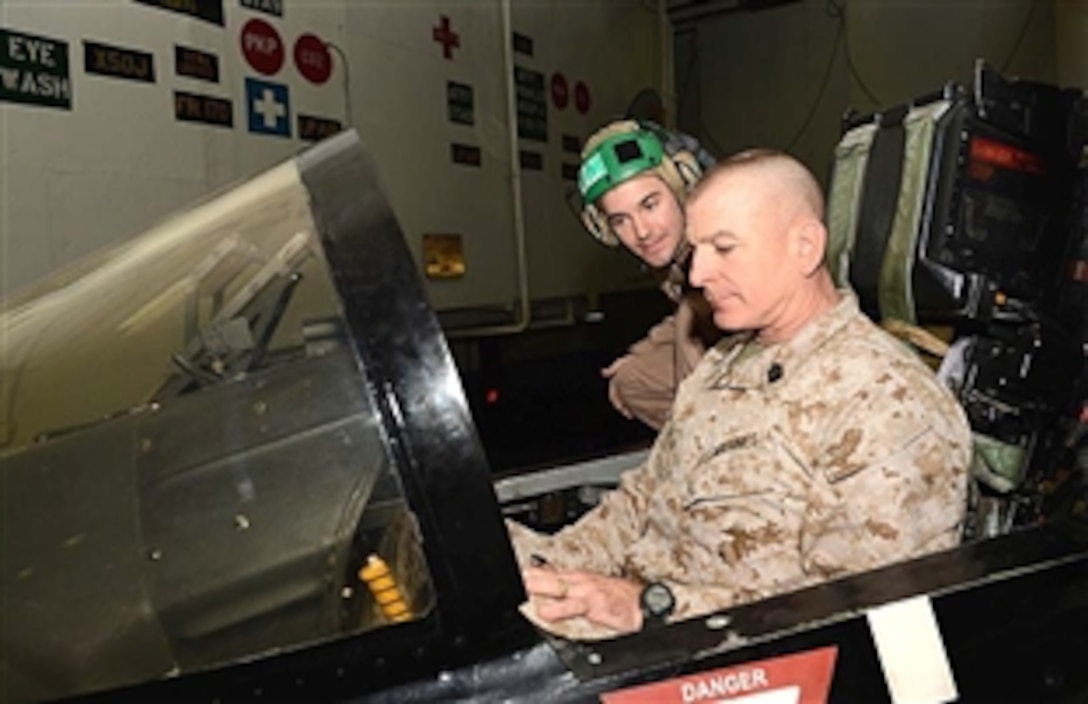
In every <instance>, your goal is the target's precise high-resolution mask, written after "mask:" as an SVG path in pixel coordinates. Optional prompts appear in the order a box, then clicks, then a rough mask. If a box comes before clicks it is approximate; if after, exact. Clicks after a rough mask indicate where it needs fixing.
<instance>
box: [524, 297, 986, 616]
mask: <svg viewBox="0 0 1088 704" xmlns="http://www.w3.org/2000/svg"><path fill="white" fill-rule="evenodd" d="M842 295H843V298H842V300H841V302H840V303H839V304H838V305H837V306H836V307H835V308H833V309H832V310H831V311H829V312H827V313H825V314H824V315H822V316H821V317H820V318H819V319H817V320H815V321H813V322H812V323H810V324H809V325H807V326H806V327H805V328H804V329H802V330H801V332H799V333H798V334H797V335H795V336H794V337H793V338H792V339H791V340H789V341H787V342H785V343H783V344H778V345H771V346H768V347H757V348H756V349H752V346H751V345H750V344H749V341H750V339H751V336H750V335H749V336H747V337H745V336H734V337H731V338H729V339H726V340H723V341H722V342H720V343H719V344H718V345H717V346H716V347H715V348H713V349H712V350H710V351H708V352H707V353H706V355H704V357H703V359H702V361H701V362H700V363H699V365H698V366H697V367H696V369H695V371H694V372H693V373H692V375H691V376H689V377H688V379H687V380H686V381H685V382H684V383H683V384H682V385H681V387H680V391H679V394H678V396H677V400H676V406H675V408H674V409H673V415H672V418H671V419H670V421H669V422H668V424H667V425H666V426H665V428H664V429H663V430H662V432H661V434H660V435H659V436H658V438H657V441H656V442H655V443H654V447H653V449H652V450H651V452H650V455H649V457H648V459H647V461H646V463H645V464H644V465H643V466H641V467H639V468H637V469H635V470H632V471H629V472H627V473H625V474H624V475H623V477H622V478H621V482H620V486H619V487H618V488H617V489H616V490H615V491H613V492H610V493H609V494H607V495H606V496H605V498H604V499H603V500H602V501H601V503H600V504H599V505H598V506H597V507H595V508H594V509H593V510H592V511H591V512H589V513H588V514H586V515H585V516H583V517H582V519H581V520H580V521H578V522H577V523H576V524H574V525H572V526H569V527H568V528H565V529H564V530H562V531H560V532H559V533H557V534H556V535H555V536H550V537H549V536H540V535H537V534H535V533H531V532H530V531H527V530H525V529H524V528H522V527H521V526H517V527H516V529H512V534H513V537H514V544H515V547H516V548H517V552H518V555H519V558H523V557H525V556H526V552H527V550H532V551H536V552H542V553H543V554H544V556H545V557H547V558H548V559H549V560H550V561H551V562H553V563H554V564H556V566H558V567H561V568H566V569H585V570H591V571H595V572H599V573H603V574H608V575H613V576H625V577H629V578H633V579H637V580H642V581H663V582H665V583H666V584H668V585H669V586H670V587H671V588H672V590H673V592H674V593H675V594H676V596H677V610H676V613H675V618H685V617H690V616H693V615H697V614H702V613H707V612H710V611H714V610H717V609H721V608H726V607H729V606H731V605H733V604H737V603H741V602H745V601H750V600H754V599H759V598H763V597H766V596H770V595H772V594H776V593H780V592H786V591H792V590H795V589H799V588H802V587H805V586H808V585H811V584H814V583H816V582H820V581H823V580H826V579H829V578H834V577H838V576H842V575H847V574H850V573H853V572H859V571H863V570H868V569H873V568H876V567H878V566H881V565H885V564H888V563H892V562H897V561H900V560H905V559H909V558H912V557H917V556H920V555H923V554H925V553H929V552H932V551H936V550H941V549H946V548H951V547H954V546H955V545H956V544H957V543H958V540H959V534H960V527H961V523H962V521H963V518H964V511H965V502H966V488H967V467H968V463H969V459H970V443H971V436H970V430H969V428H968V426H967V422H966V418H965V416H964V414H963V412H962V409H961V408H960V407H959V406H958V405H957V403H956V401H955V399H954V398H953V397H952V395H951V394H950V393H949V392H948V391H947V390H946V389H945V388H944V387H942V386H941V385H940V384H939V383H938V382H937V381H936V379H935V378H934V376H933V374H932V372H931V371H930V370H929V369H928V368H927V367H926V366H925V365H924V364H923V363H922V362H921V361H920V360H919V359H918V358H917V357H916V356H915V355H914V353H913V352H911V351H910V350H908V349H906V348H905V347H903V346H902V344H901V343H900V342H898V341H897V340H895V339H894V338H892V337H890V336H889V335H887V334H886V333H884V332H883V331H881V330H879V329H878V328H877V327H876V326H875V325H873V324H872V323H871V322H870V321H869V319H868V318H867V317H865V316H864V315H863V314H861V313H860V312H859V311H858V307H857V300H856V298H855V297H854V296H853V295H852V294H850V293H848V292H843V294H842ZM746 347H747V348H748V349H747V350H746V349H745V348H746ZM742 353H743V354H742Z"/></svg>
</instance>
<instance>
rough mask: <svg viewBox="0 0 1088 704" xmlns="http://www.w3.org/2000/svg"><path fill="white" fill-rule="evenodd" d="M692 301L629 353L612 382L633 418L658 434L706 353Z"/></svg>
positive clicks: (612, 388) (612, 390) (612, 391)
mask: <svg viewBox="0 0 1088 704" xmlns="http://www.w3.org/2000/svg"><path fill="white" fill-rule="evenodd" d="M695 315H696V313H695V310H694V309H693V306H692V303H691V301H690V300H689V299H688V298H687V297H685V298H682V299H681V300H680V304H679V305H678V306H677V308H676V312H675V313H674V314H673V315H670V316H668V317H667V318H665V319H664V320H662V321H661V322H660V323H658V324H657V325H655V326H654V327H653V328H651V329H650V332H649V333H648V334H647V335H646V337H645V338H643V339H642V340H639V341H638V342H636V343H635V344H634V345H632V346H631V348H630V349H629V350H628V352H627V356H626V357H625V358H624V360H623V362H622V364H621V365H620V367H619V369H618V370H617V372H616V374H615V375H613V377H612V378H611V379H610V380H609V386H610V395H613V396H616V397H618V398H619V399H620V401H621V403H623V405H624V407H625V408H627V410H628V411H630V412H631V414H632V415H633V416H634V417H635V418H637V419H638V420H640V421H642V422H643V423H645V424H646V425H648V426H650V427H651V428H653V429H654V430H661V428H662V427H663V426H664V425H665V421H666V420H668V417H669V413H670V411H671V410H672V404H673V400H674V399H675V397H676V388H677V386H678V385H679V384H680V382H681V381H683V380H684V378H685V377H687V376H688V374H690V373H691V371H692V369H694V368H695V365H696V364H698V362H699V359H700V358H701V357H702V355H703V352H704V351H705V349H706V348H705V345H704V344H703V341H702V339H701V338H700V335H699V332H700V331H699V326H698V325H697V321H696V319H695Z"/></svg>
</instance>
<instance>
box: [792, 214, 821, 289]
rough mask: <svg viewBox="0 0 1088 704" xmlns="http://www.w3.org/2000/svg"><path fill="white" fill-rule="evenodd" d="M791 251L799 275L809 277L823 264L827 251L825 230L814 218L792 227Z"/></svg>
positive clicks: (806, 219)
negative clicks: (799, 272)
mask: <svg viewBox="0 0 1088 704" xmlns="http://www.w3.org/2000/svg"><path fill="white" fill-rule="evenodd" d="M792 239H793V250H794V254H795V256H796V257H797V264H798V266H799V268H800V270H801V273H802V274H803V275H805V276H811V275H812V274H813V273H815V272H816V270H817V269H819V268H820V267H821V266H822V265H823V263H824V252H825V251H826V249H827V228H825V227H824V225H823V223H821V222H820V221H819V220H816V219H814V218H805V219H803V220H801V221H799V222H797V223H796V224H795V225H794V228H793V232H792Z"/></svg>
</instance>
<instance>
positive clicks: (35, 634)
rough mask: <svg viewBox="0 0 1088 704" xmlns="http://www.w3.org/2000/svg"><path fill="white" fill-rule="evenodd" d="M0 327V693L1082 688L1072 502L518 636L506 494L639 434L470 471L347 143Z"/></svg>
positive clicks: (1052, 694)
mask: <svg viewBox="0 0 1088 704" xmlns="http://www.w3.org/2000/svg"><path fill="white" fill-rule="evenodd" d="M882 141H883V140H882ZM870 145H871V146H872V151H873V152H874V153H875V152H877V151H879V150H881V149H883V148H884V147H882V146H878V145H877V143H876V142H871V143H870ZM983 146H985V145H983ZM855 171H856V172H858V173H862V172H863V171H864V170H863V169H861V170H859V169H855ZM836 183H837V184H839V185H841V184H843V183H846V182H845V181H843V180H842V179H841V178H840V179H838V180H837V181H836ZM985 207H998V206H993V205H991V206H985ZM840 212H842V211H840ZM858 242H861V246H862V247H866V246H871V243H869V244H867V243H868V242H869V241H868V240H864V241H862V240H858ZM870 251H874V252H875V250H873V249H870ZM0 344H2V345H3V350H4V354H3V357H2V364H0V375H2V382H3V383H2V384H0V390H2V394H3V395H2V399H0V400H2V403H0V471H2V472H3V484H2V487H3V491H2V493H0V515H2V516H3V522H2V523H0V526H2V529H0V530H2V534H0V544H2V545H3V546H4V550H3V557H2V562H3V564H2V567H0V593H2V594H3V596H4V599H3V602H2V605H0V609H2V612H0V692H2V693H3V698H4V699H5V700H6V701H12V702H24V701H40V700H54V699H76V700H95V701H98V700H105V701H111V702H113V701H134V702H135V701H161V700H168V701H209V702H210V701H217V702H231V701H270V700H271V701H362V700H366V701H378V702H383V701H388V702H399V701H453V700H469V701H507V700H518V701H522V700H524V701H549V702H553V701H605V702H611V703H613V704H624V702H637V701H677V702H697V701H748V702H756V701H760V702H824V701H834V702H848V701H864V702H882V701H889V702H901V701H951V700H955V699H957V698H958V699H959V700H960V701H1000V700H1008V698H1009V697H1012V698H1013V699H1015V700H1018V701H1076V700H1077V699H1078V697H1082V696H1083V695H1084V693H1085V692H1088V675H1086V672H1085V669H1084V668H1083V663H1082V656H1081V655H1080V654H1081V653H1082V652H1083V651H1084V648H1085V647H1086V646H1088V628H1085V625H1086V624H1088V601H1086V600H1085V598H1084V597H1085V594H1086V593H1088V592H1086V587H1088V530H1086V525H1085V523H1084V521H1083V519H1079V520H1071V521H1060V522H1054V523H1053V524H1048V525H1042V526H1037V527H1034V528H1032V529H1031V530H1024V531H1019V532H1014V533H1012V534H1009V535H1001V536H996V537H993V538H991V539H989V540H983V541H977V542H972V543H970V544H966V545H964V546H963V547H961V548H958V549H955V550H952V551H948V552H944V553H939V554H934V555H930V556H928V557H925V558H922V559H920V560H916V561H912V562H908V563H903V564H898V565H892V566H889V567H886V568H883V569H880V570H876V571H874V572H869V573H865V574H860V575H856V576H854V577H849V578H845V579H841V580H836V581H833V582H829V583H826V584H821V585H818V586H815V587H811V588H808V589H804V590H801V591H798V592H795V593H791V594H784V595H781V596H778V597H773V598H771V599H767V600H763V601H759V602H755V603H751V604H747V605H743V606H739V607H737V608H735V609H731V610H729V611H728V612H723V613H716V614H711V615H708V616H705V617H699V618H695V619H691V620H687V621H682V622H677V623H671V624H667V625H662V626H660V627H656V628H652V629H646V630H644V631H642V632H638V633H634V634H631V635H627V636H623V637H619V638H615V639H611V640H606V641H601V642H579V641H573V640H566V639H562V638H558V637H555V636H551V635H549V634H547V633H545V632H542V631H539V630H537V629H536V628H535V627H534V626H533V625H532V624H530V623H529V622H528V621H527V620H526V619H525V618H524V616H523V615H522V613H521V611H520V610H519V607H520V606H521V605H522V604H523V602H524V601H525V592H524V589H523V586H522V582H521V578H520V575H519V570H518V566H517V564H516V562H515V558H514V554H513V550H512V548H511V545H510V541H509V537H508V534H507V530H506V527H505V525H504V522H503V519H504V514H505V515H516V514H517V511H518V510H520V509H519V508H518V507H519V506H526V505H535V503H534V502H536V501H537V500H538V499H539V498H540V497H541V496H544V495H548V496H550V495H555V494H556V492H566V491H573V492H574V494H576V495H577V496H578V497H579V498H580V499H583V500H584V503H585V504H586V505H588V504H591V503H592V501H593V496H592V495H593V493H594V491H597V490H599V488H600V487H601V486H603V485H607V484H608V482H609V481H612V480H614V472H613V468H614V466H615V465H617V464H622V463H623V462H625V461H629V462H636V461H638V453H636V454H635V455H631V456H628V457H620V458H613V459H612V460H611V461H603V460H602V461H596V462H589V463H586V464H582V465H577V466H573V465H572V466H567V467H557V468H553V469H550V470H545V471H540V472H533V473H526V474H525V475H523V476H516V477H507V478H504V479H501V480H498V481H496V478H495V477H494V476H493V475H492V473H491V472H490V470H489V468H488V463H487V459H486V455H485V453H484V450H483V448H482V447H481V443H480V440H479V437H478V435H477V432H476V429H475V427H474V424H473V421H472V417H471V415H470V413H469V410H468V406H467V404H466V401H465V397H464V394H463V391H462V387H461V383H460V380H459V378H458V374H457V371H456V369H455V367H454V364H453V361H452V358H451V356H450V352H449V349H448V347H447V344H446V341H445V339H444V335H443V332H442V329H441V327H440V326H439V324H438V322H437V319H436V317H435V315H434V313H433V311H432V310H431V308H430V306H429V305H428V303H427V300H426V296H425V294H424V290H423V288H422V286H421V285H420V281H419V276H418V273H417V267H416V264H415V262H414V261H413V258H412V256H411V254H410V252H409V250H408V248H407V245H406V243H405V240H404V237H403V234H402V232H401V230H400V227H399V225H398V224H397V220H396V218H395V216H394V213H393V211H392V209H391V207H390V205H389V202H388V200H387V199H386V197H385V196H384V195H383V188H382V185H381V182H380V178H379V169H378V168H377V166H376V165H375V163H374V162H373V160H372V158H371V156H370V154H369V152H368V150H367V149H366V147H365V146H364V144H363V143H362V142H361V141H360V140H359V138H358V137H357V135H355V134H354V133H353V132H348V133H345V134H341V135H338V136H336V137H333V138H331V139H329V140H326V141H325V142H322V143H320V144H318V145H317V146H315V147H313V148H312V149H310V150H308V151H306V152H304V153H302V154H301V155H299V156H297V157H296V158H294V159H292V160H290V161H288V162H286V163H284V164H282V165H280V166H278V167H276V168H274V169H272V170H270V171H268V172H266V173H265V174H263V175H261V176H258V177H257V178H254V179H252V180H250V181H248V182H246V183H244V184H241V185H239V186H237V187H235V188H232V189H230V190H228V191H225V192H223V193H221V194H220V195H218V196H215V197H212V198H210V199H208V200H207V201H205V202H203V203H201V204H198V205H197V206H195V207H193V208H191V209H189V210H187V211H185V212H184V213H182V214H180V215H178V216H176V217H174V218H172V219H170V220H167V221H165V222H163V223H161V224H160V225H158V226H157V227H155V228H153V229H151V230H149V231H148V232H147V233H145V234H144V235H143V236H141V237H139V238H136V239H134V240H131V241H128V242H125V243H122V244H120V245H118V246H116V247H115V248H113V249H112V250H109V251H107V252H105V253H103V254H102V255H99V256H97V257H95V258H92V259H89V260H85V261H84V262H82V263H80V264H78V265H77V266H76V267H74V268H71V269H67V270H63V271H61V272H60V273H58V274H57V275H55V276H54V277H51V278H49V279H47V280H46V281H44V282H42V283H41V284H38V285H36V286H35V287H34V288H32V289H29V290H27V291H26V292H24V293H23V294H22V295H20V296H19V297H18V298H16V299H13V300H9V301H6V302H5V308H4V311H3V313H2V317H0ZM561 513H562V512H561ZM563 515H566V514H563ZM919 686H921V687H922V689H921V690H920V689H919ZM920 691H922V692H923V694H924V693H925V692H928V694H927V695H925V696H929V697H930V698H928V699H918V698H917V697H918V696H919V695H918V693H919V692H920ZM742 697H747V699H742ZM755 697H761V698H755Z"/></svg>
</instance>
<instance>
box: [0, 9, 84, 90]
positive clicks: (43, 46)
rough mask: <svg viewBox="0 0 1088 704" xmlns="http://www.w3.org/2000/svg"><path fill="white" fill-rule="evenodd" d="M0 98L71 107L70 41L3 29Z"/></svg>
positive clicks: (0, 33)
mask: <svg viewBox="0 0 1088 704" xmlns="http://www.w3.org/2000/svg"><path fill="white" fill-rule="evenodd" d="M0 101H6V102H9V103H27V104H29V105H43V106H45V107H50V108H62V109H64V110H71V109H72V79H71V76H70V74H69V70H68V42H63V41H60V40H59V39H49V38H48V37H39V36H37V35H35V34H24V33H22V32H13V31H11V30H8V29H0Z"/></svg>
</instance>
